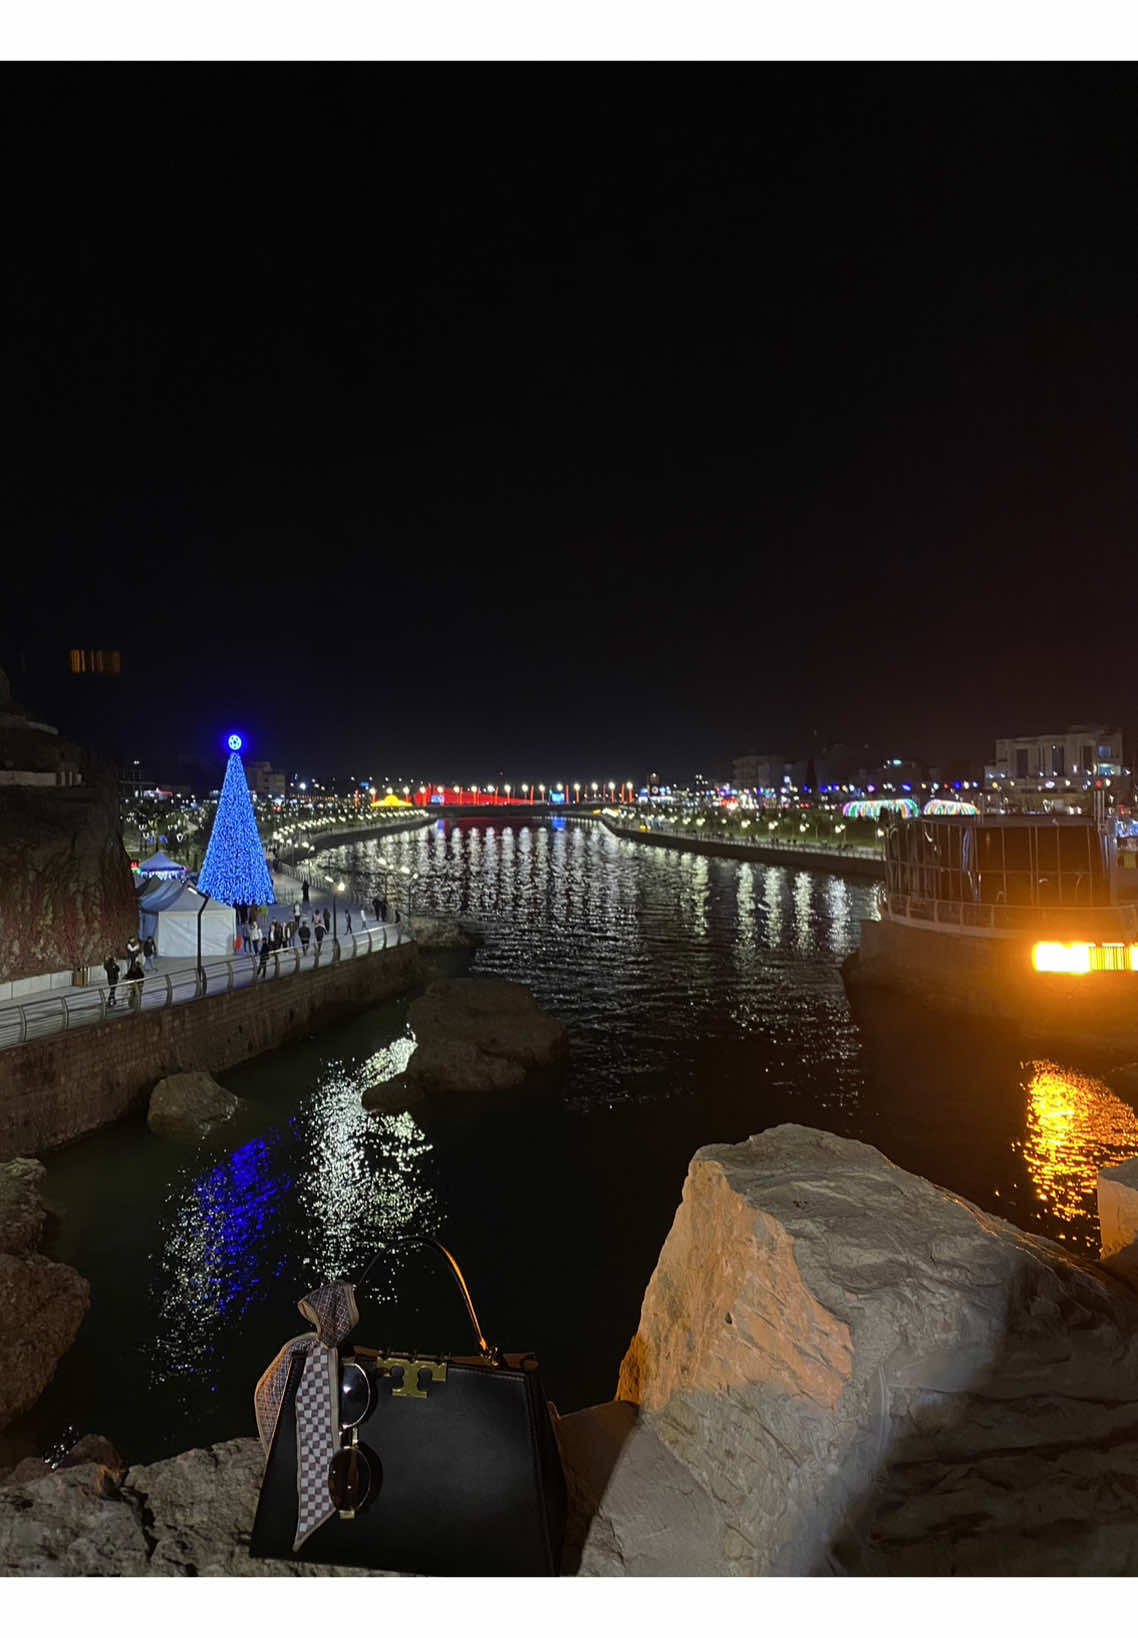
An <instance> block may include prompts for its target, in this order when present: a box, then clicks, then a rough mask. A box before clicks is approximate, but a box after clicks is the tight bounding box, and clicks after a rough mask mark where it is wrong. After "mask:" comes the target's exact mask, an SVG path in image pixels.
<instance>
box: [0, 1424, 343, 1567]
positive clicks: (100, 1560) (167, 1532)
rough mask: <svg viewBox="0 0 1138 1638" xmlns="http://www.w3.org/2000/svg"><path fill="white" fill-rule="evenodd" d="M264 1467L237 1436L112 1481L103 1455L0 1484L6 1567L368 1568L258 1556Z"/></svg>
mask: <svg viewBox="0 0 1138 1638" xmlns="http://www.w3.org/2000/svg"><path fill="white" fill-rule="evenodd" d="M263 1471H264V1455H263V1453H262V1450H261V1446H260V1443H259V1441H258V1440H256V1439H230V1440H229V1441H228V1442H226V1443H225V1444H219V1445H212V1446H208V1447H207V1448H205V1449H204V1450H189V1451H185V1452H184V1453H183V1454H182V1455H180V1456H174V1457H171V1458H170V1459H169V1460H167V1461H162V1462H151V1463H149V1464H148V1465H146V1466H143V1467H133V1468H130V1469H128V1470H127V1471H126V1472H125V1473H124V1474H121V1475H118V1476H116V1479H115V1481H114V1482H111V1480H110V1470H109V1469H108V1468H106V1467H100V1466H99V1465H97V1464H95V1463H88V1464H86V1465H84V1466H80V1467H75V1468H60V1469H59V1470H57V1471H56V1472H54V1473H48V1474H47V1476H46V1477H39V1478H36V1479H35V1480H34V1481H31V1482H28V1481H25V1482H23V1483H19V1484H15V1483H12V1481H11V1480H9V1481H8V1482H7V1483H6V1484H5V1485H4V1486H3V1487H0V1575H20V1576H74V1575H114V1576H124V1575H147V1576H149V1575H173V1576H222V1575H224V1576H234V1575H240V1576H248V1575H256V1576H280V1575H291V1576H298V1575H300V1576H312V1575H322V1576H329V1575H349V1576H359V1575H367V1574H369V1573H373V1572H369V1571H366V1570H341V1569H336V1568H333V1567H329V1566H325V1565H309V1564H303V1565H302V1564H286V1563H276V1562H275V1561H271V1560H265V1559H251V1558H250V1557H249V1533H250V1531H251V1529H252V1526H253V1515H254V1512H255V1511H256V1506H257V1492H258V1489H259V1487H260V1483H261V1474H262V1472H263Z"/></svg>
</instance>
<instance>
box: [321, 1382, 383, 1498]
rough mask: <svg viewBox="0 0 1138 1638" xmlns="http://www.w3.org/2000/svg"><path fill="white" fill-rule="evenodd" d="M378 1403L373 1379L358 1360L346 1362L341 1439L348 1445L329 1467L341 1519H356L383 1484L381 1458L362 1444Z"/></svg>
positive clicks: (342, 1383)
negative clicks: (367, 1422)
mask: <svg viewBox="0 0 1138 1638" xmlns="http://www.w3.org/2000/svg"><path fill="white" fill-rule="evenodd" d="M374 1403H375V1393H374V1390H373V1388H372V1383H371V1377H370V1376H369V1375H368V1374H367V1372H366V1371H365V1370H364V1368H363V1366H362V1365H360V1364H358V1363H357V1362H356V1361H355V1360H352V1359H349V1360H345V1361H344V1363H343V1365H342V1366H341V1367H340V1438H341V1441H344V1439H345V1436H347V1442H346V1443H344V1442H342V1443H341V1448H340V1449H339V1450H338V1451H337V1452H336V1454H335V1455H334V1456H333V1458H332V1460H331V1462H330V1463H329V1464H328V1494H329V1495H330V1496H331V1498H332V1505H333V1507H335V1509H336V1510H337V1512H338V1513H339V1515H340V1517H341V1518H348V1519H351V1518H355V1516H356V1514H357V1513H358V1512H359V1511H360V1510H361V1509H362V1508H364V1507H366V1506H367V1504H368V1502H369V1501H370V1500H371V1498H372V1497H373V1496H375V1495H378V1494H379V1487H380V1485H381V1484H382V1483H383V1468H382V1467H381V1465H380V1460H379V1457H378V1456H377V1455H376V1454H375V1452H374V1451H372V1450H369V1449H368V1447H367V1446H366V1445H361V1444H360V1423H361V1422H362V1421H363V1420H364V1419H365V1418H366V1416H367V1414H368V1412H369V1411H370V1410H371V1408H372V1405H373V1404H374Z"/></svg>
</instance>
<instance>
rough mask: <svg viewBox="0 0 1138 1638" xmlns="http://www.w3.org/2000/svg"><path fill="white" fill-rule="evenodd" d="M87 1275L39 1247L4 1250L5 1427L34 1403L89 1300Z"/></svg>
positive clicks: (1, 1351)
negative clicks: (25, 1250) (44, 1253)
mask: <svg viewBox="0 0 1138 1638" xmlns="http://www.w3.org/2000/svg"><path fill="white" fill-rule="evenodd" d="M90 1293H91V1288H90V1286H89V1285H88V1284H87V1281H86V1280H85V1279H83V1277H82V1275H80V1274H77V1273H76V1271H75V1270H74V1269H73V1268H68V1267H67V1266H66V1264H64V1263H53V1262H50V1261H49V1260H48V1258H46V1257H41V1256H40V1255H39V1253H38V1252H28V1253H25V1254H23V1255H22V1256H13V1255H12V1254H11V1253H9V1252H0V1427H6V1426H7V1425H8V1423H9V1422H14V1421H15V1419H16V1418H17V1417H18V1416H22V1415H23V1414H24V1412H25V1411H28V1410H30V1409H31V1407H32V1406H33V1405H34V1404H35V1402H36V1400H37V1399H38V1398H39V1396H40V1394H41V1393H42V1392H43V1390H44V1389H45V1388H46V1387H47V1385H48V1383H49V1382H50V1381H51V1379H52V1377H53V1376H54V1375H55V1368H56V1366H57V1365H58V1364H59V1361H60V1360H61V1359H62V1357H63V1355H64V1354H65V1353H66V1352H67V1350H68V1348H70V1346H71V1344H72V1343H73V1342H74V1340H75V1337H76V1333H77V1332H78V1330H79V1327H80V1325H81V1324H82V1323H83V1316H84V1315H85V1314H86V1312H87V1308H88V1304H89V1301H90Z"/></svg>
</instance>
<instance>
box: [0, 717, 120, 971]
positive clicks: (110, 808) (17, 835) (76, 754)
mask: <svg viewBox="0 0 1138 1638" xmlns="http://www.w3.org/2000/svg"><path fill="white" fill-rule="evenodd" d="M0 768H5V769H7V770H8V772H9V774H10V776H11V777H16V776H17V775H18V774H19V773H21V772H26V773H28V774H30V775H31V776H32V778H33V779H35V778H36V777H37V776H38V777H41V778H42V777H43V775H45V774H47V775H50V776H52V783H51V784H49V785H45V784H36V783H31V784H28V783H20V782H19V780H18V778H17V779H16V782H15V783H13V784H5V785H4V787H3V789H4V796H3V800H2V801H0V881H2V882H3V883H4V891H3V893H2V894H0V982H7V981H8V980H9V979H21V978H38V977H40V976H41V975H43V974H45V973H57V972H75V971H77V970H79V969H81V968H84V967H89V968H91V969H92V970H93V974H94V976H96V977H101V976H102V975H101V972H100V969H101V967H102V964H103V961H104V959H105V957H106V955H107V952H108V951H109V950H121V949H122V948H123V946H124V945H125V943H126V941H127V939H128V938H129V937H130V936H131V934H132V933H137V932H138V904H137V900H136V897H135V892H134V883H133V880H132V878H131V871H130V860H129V859H128V858H127V855H126V851H125V849H124V848H123V844H122V836H121V834H120V831H119V788H118V778H117V775H116V772H115V770H114V769H113V768H112V767H110V766H109V765H107V764H105V763H103V762H101V761H99V760H98V759H97V758H95V757H93V756H91V755H90V754H89V753H88V752H86V751H85V750H83V749H82V748H81V747H80V746H78V745H75V744H73V743H72V742H71V741H70V740H68V739H65V738H64V737H63V736H62V735H61V734H59V733H57V732H56V730H55V729H54V728H52V727H50V726H48V725H46V724H43V723H39V722H37V721H35V720H34V719H33V718H32V717H31V716H29V714H28V712H27V711H25V710H24V708H23V707H22V706H20V705H18V704H17V703H16V702H15V701H14V700H8V701H7V702H6V703H5V704H4V705H3V706H2V707H0ZM56 780H62V781H63V782H62V783H56Z"/></svg>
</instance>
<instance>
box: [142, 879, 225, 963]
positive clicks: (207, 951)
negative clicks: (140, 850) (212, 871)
mask: <svg viewBox="0 0 1138 1638" xmlns="http://www.w3.org/2000/svg"><path fill="white" fill-rule="evenodd" d="M203 897H204V895H203V894H201V893H199V892H198V890H197V888H196V887H192V886H191V885H190V883H189V882H185V881H178V880H177V879H174V880H170V881H161V880H154V881H152V882H151V883H150V884H149V886H147V887H145V888H143V890H142V892H141V893H140V894H139V898H138V931H139V937H140V938H153V939H154V942H155V945H156V946H157V950H158V954H159V955H160V956H188V957H189V958H190V960H191V961H193V960H196V959H197V951H198V911H199V910H201V908H202V900H203ZM201 934H202V955H203V956H206V955H211V956H214V955H225V956H228V955H232V954H233V937H234V919H233V910H232V908H231V906H229V905H228V904H223V903H222V902H221V900H220V899H210V900H209V901H208V902H207V903H206V906H205V909H204V911H202V918H201Z"/></svg>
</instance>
